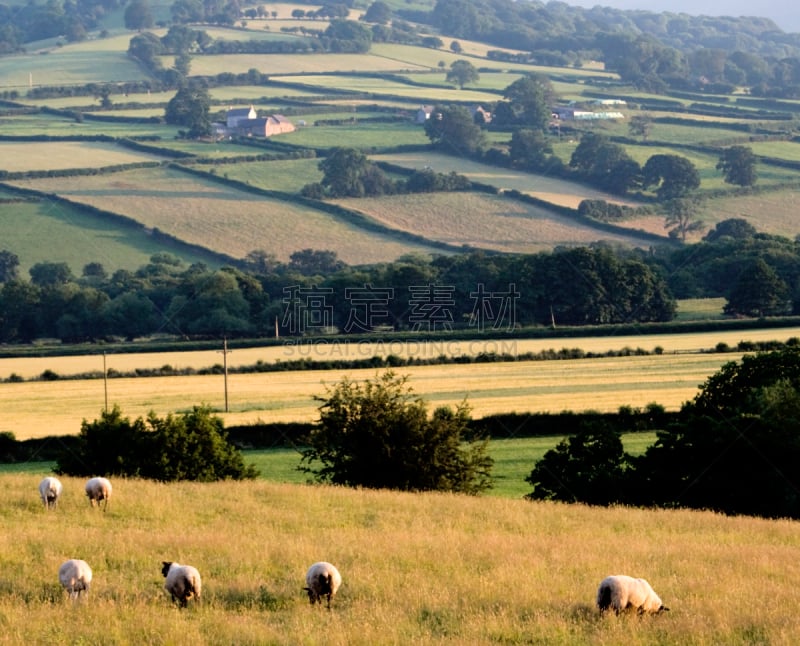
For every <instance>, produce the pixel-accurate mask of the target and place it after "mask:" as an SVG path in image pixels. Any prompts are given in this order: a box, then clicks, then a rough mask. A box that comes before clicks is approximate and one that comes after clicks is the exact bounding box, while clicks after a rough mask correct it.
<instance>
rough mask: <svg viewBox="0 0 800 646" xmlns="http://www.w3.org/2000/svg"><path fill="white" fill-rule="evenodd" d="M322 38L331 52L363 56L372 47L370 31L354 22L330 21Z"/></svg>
mask: <svg viewBox="0 0 800 646" xmlns="http://www.w3.org/2000/svg"><path fill="white" fill-rule="evenodd" d="M323 36H324V38H325V40H326V41H327V43H328V47H329V48H330V50H331V51H333V52H351V53H361V54H364V53H366V52H368V51H369V48H370V47H371V46H372V30H370V28H369V27H367V26H366V25H362V24H360V23H358V22H356V21H355V20H338V19H337V20H331V22H330V24H329V25H328V28H327V29H326V30H325V31H324V32H323Z"/></svg>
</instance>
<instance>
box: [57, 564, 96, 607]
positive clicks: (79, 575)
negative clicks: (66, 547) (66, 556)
mask: <svg viewBox="0 0 800 646" xmlns="http://www.w3.org/2000/svg"><path fill="white" fill-rule="evenodd" d="M58 580H59V581H60V582H61V585H62V586H63V587H64V590H66V591H67V593H68V594H69V598H70V599H77V598H79V597H80V596H81V592H85V593H86V594H89V584H90V583H91V582H92V568H90V567H89V564H88V563H87V562H86V561H81V560H80V559H70V560H69V561H64V563H62V564H61V567H60V568H58Z"/></svg>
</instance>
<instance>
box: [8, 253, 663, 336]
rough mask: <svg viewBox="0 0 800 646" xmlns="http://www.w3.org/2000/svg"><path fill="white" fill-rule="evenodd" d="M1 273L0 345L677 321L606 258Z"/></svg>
mask: <svg viewBox="0 0 800 646" xmlns="http://www.w3.org/2000/svg"><path fill="white" fill-rule="evenodd" d="M9 255H10V256H13V254H8V253H6V255H5V257H6V258H8V256H9ZM9 264H11V265H13V263H7V264H6V265H7V271H6V272H5V276H4V277H3V278H4V282H3V283H2V285H1V286H0V341H2V342H15V343H18V342H29V341H31V340H33V339H36V338H41V337H51V338H59V339H63V340H65V341H73V342H76V341H85V340H91V339H101V338H108V337H124V338H127V339H133V338H136V337H140V336H145V335H150V334H154V333H166V334H175V335H180V336H192V337H197V336H201V337H202V336H205V337H209V336H210V337H215V338H218V337H219V336H222V335H228V336H272V335H274V330H275V321H276V320H278V321H279V322H280V329H281V334H284V335H291V334H320V333H328V332H330V331H331V330H334V329H336V330H340V331H345V332H351V333H364V332H370V331H372V330H374V329H387V328H391V329H396V330H413V329H417V330H419V329H422V330H445V329H454V328H459V327H465V328H468V327H470V326H471V327H473V328H475V329H489V328H492V329H510V328H514V327H518V326H527V325H537V324H538V325H550V324H551V323H552V321H553V320H555V321H557V322H558V324H563V325H587V324H600V323H623V322H646V321H668V320H670V319H671V318H672V317H673V315H674V312H675V300H674V298H673V297H672V295H671V293H670V292H669V289H668V288H667V286H666V283H665V281H664V280H663V278H661V277H660V276H659V274H658V273H657V271H655V270H654V268H653V267H651V266H649V265H648V264H647V263H645V262H644V261H643V260H642V259H641V258H637V257H636V254H627V255H617V254H615V253H613V252H612V251H611V250H609V249H605V248H598V249H591V248H578V249H569V250H564V251H561V252H558V253H553V254H548V253H541V254H536V255H520V256H500V255H497V256H486V255H483V254H470V255H462V256H447V257H445V256H442V257H438V258H436V259H434V260H433V261H428V260H425V259H421V258H416V257H408V258H404V259H401V260H398V261H396V262H392V263H386V264H383V265H377V266H371V267H347V266H344V265H343V263H340V262H339V261H338V260H337V259H336V255H335V254H333V253H332V252H315V251H312V250H305V251H301V252H296V253H295V254H293V255H292V259H291V261H290V262H289V263H278V262H276V261H275V259H274V258H271V257H270V256H268V255H267V254H262V253H255V252H254V253H253V254H251V255H250V257H249V258H248V259H247V266H248V269H249V271H245V270H242V269H234V268H230V267H228V268H224V269H221V270H219V271H212V270H210V269H209V268H207V267H204V266H201V265H192V266H191V267H188V268H185V267H182V266H181V265H180V263H178V262H177V261H176V260H175V259H174V258H172V257H170V256H163V255H161V256H155V257H154V258H153V259H152V260H151V263H150V264H148V265H146V266H144V267H142V268H140V269H139V270H137V271H136V272H130V271H126V270H119V271H116V272H114V274H112V275H111V276H108V275H106V273H105V271H104V270H103V268H102V266H100V265H98V264H96V263H90V264H89V265H86V267H84V271H83V276H81V277H80V278H77V279H76V278H75V277H74V276H72V273H71V272H70V270H69V268H68V267H67V266H66V264H64V263H40V264H37V265H35V266H34V267H32V268H31V270H30V274H31V280H30V281H26V280H22V279H21V278H19V277H18V276H15V273H14V272H13V271H8V267H9Z"/></svg>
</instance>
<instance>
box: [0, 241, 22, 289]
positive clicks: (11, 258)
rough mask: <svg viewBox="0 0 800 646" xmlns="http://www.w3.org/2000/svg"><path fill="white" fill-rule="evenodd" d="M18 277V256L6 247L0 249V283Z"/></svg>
mask: <svg viewBox="0 0 800 646" xmlns="http://www.w3.org/2000/svg"><path fill="white" fill-rule="evenodd" d="M18 277H19V256H17V254H15V253H12V252H11V251H8V250H6V249H3V250H2V251H0V283H8V282H10V281H12V280H16V279H17V278H18Z"/></svg>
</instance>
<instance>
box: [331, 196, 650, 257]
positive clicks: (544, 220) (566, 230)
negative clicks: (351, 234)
mask: <svg viewBox="0 0 800 646" xmlns="http://www.w3.org/2000/svg"><path fill="white" fill-rule="evenodd" d="M337 203H339V204H342V205H343V206H346V207H347V208H350V209H355V210H358V211H361V212H362V213H365V214H367V215H369V216H370V217H371V218H374V219H375V220H378V221H379V222H382V223H383V224H385V225H386V226H389V227H392V228H395V229H401V230H403V231H409V232H412V233H418V234H420V235H422V236H424V237H426V238H428V239H431V240H439V241H441V242H447V243H449V244H462V245H470V246H473V247H478V248H480V249H493V250H495V251H503V252H508V253H535V252H538V251H551V250H552V249H553V247H556V246H559V245H566V246H569V245H574V244H589V243H592V242H596V241H598V240H607V241H610V242H615V243H620V244H624V245H633V246H642V245H644V246H647V245H648V244H652V242H651V241H643V240H642V239H641V238H638V239H637V238H636V237H635V236H623V235H614V234H611V233H607V232H605V231H601V230H598V229H596V228H593V227H591V226H588V225H585V224H581V223H580V222H579V221H577V220H574V219H572V218H568V217H565V216H562V215H558V214H556V213H553V212H551V211H547V210H545V209H542V208H537V207H535V206H532V205H529V204H523V203H522V202H518V201H515V200H512V199H510V198H504V197H501V196H497V195H487V194H484V193H475V192H467V193H433V194H416V195H396V196H389V197H381V198H361V199H346V200H337Z"/></svg>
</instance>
